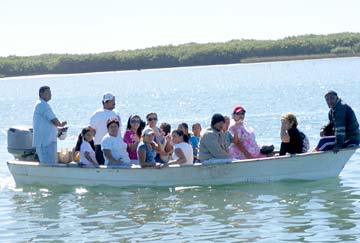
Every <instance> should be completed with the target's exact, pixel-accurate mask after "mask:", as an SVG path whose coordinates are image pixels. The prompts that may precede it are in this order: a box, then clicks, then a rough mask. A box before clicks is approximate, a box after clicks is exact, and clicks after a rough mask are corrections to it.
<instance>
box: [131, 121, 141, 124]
mask: <svg viewBox="0 0 360 243" xmlns="http://www.w3.org/2000/svg"><path fill="white" fill-rule="evenodd" d="M130 123H132V124H140V120H130Z"/></svg>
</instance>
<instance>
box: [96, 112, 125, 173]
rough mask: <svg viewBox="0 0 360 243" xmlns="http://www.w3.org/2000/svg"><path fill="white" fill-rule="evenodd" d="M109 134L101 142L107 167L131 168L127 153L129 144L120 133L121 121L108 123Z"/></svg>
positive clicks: (113, 120)
mask: <svg viewBox="0 0 360 243" xmlns="http://www.w3.org/2000/svg"><path fill="white" fill-rule="evenodd" d="M106 126H107V129H108V133H107V134H106V135H105V136H104V138H103V139H102V141H101V149H102V151H103V153H104V158H105V165H107V166H130V165H131V161H130V158H129V154H128V152H127V144H126V143H125V142H124V140H123V139H122V138H121V137H118V133H119V120H117V119H110V120H108V121H107V124H106Z"/></svg>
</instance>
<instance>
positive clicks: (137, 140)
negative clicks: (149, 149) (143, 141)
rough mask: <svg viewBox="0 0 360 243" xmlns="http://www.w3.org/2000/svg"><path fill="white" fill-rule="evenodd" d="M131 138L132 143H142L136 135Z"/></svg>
mask: <svg viewBox="0 0 360 243" xmlns="http://www.w3.org/2000/svg"><path fill="white" fill-rule="evenodd" d="M130 138H131V141H133V143H137V142H139V141H140V138H139V137H138V136H136V135H135V134H132V135H131V136H130Z"/></svg>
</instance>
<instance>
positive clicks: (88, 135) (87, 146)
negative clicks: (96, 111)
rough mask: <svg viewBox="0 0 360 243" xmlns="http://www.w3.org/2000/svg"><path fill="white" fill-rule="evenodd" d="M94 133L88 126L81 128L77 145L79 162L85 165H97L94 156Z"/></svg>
mask: <svg viewBox="0 0 360 243" xmlns="http://www.w3.org/2000/svg"><path fill="white" fill-rule="evenodd" d="M93 138H94V135H93V133H92V131H91V130H90V128H89V127H85V128H83V129H82V131H81V134H80V135H79V138H78V141H77V143H76V144H77V146H80V163H81V164H83V165H84V166H87V167H99V163H98V162H97V161H96V158H95V146H94V141H93Z"/></svg>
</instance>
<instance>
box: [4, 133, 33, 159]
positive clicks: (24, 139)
mask: <svg viewBox="0 0 360 243" xmlns="http://www.w3.org/2000/svg"><path fill="white" fill-rule="evenodd" d="M32 140H33V129H32V127H31V126H13V127H11V128H9V130H8V132H7V144H8V147H7V149H8V152H9V153H10V154H12V155H13V156H14V157H15V159H19V160H36V159H37V155H36V149H35V147H34V146H33V141H32Z"/></svg>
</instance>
